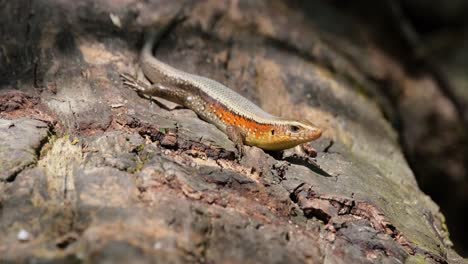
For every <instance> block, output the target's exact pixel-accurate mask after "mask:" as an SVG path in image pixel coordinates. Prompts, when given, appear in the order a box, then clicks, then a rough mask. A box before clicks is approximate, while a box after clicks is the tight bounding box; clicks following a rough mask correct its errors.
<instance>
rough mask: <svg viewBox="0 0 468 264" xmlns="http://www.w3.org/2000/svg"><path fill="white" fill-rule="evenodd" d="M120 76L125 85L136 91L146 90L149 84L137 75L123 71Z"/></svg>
mask: <svg viewBox="0 0 468 264" xmlns="http://www.w3.org/2000/svg"><path fill="white" fill-rule="evenodd" d="M120 78H121V79H122V82H123V84H124V85H125V86H127V87H129V88H130V89H132V90H134V91H136V92H143V91H145V90H146V87H147V85H146V84H145V83H143V82H141V81H139V80H137V79H136V77H134V76H131V75H129V74H126V73H121V74H120Z"/></svg>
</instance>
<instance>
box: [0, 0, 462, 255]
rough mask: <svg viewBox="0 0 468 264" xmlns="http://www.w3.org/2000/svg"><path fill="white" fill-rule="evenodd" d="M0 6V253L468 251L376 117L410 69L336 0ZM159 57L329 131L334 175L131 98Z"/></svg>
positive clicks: (324, 144)
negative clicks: (160, 33) (151, 53)
mask: <svg viewBox="0 0 468 264" xmlns="http://www.w3.org/2000/svg"><path fill="white" fill-rule="evenodd" d="M287 2H288V1H255V2H254V1H218V0H212V1H195V2H191V3H189V4H186V2H183V1H148V2H137V1H133V0H121V1H111V0H108V1H104V0H102V1H60V0H47V1H46V0H41V1H39V0H38V1H26V0H20V1H0V7H1V8H0V17H2V18H1V20H2V23H0V35H1V36H2V41H1V43H0V44H1V46H0V85H1V90H0V118H1V120H0V135H1V137H0V167H1V171H0V260H1V261H2V262H3V261H13V262H14V261H24V262H27V261H44V262H54V261H64V260H67V261H70V262H74V261H78V262H80V261H85V262H98V261H108V262H112V263H116V262H117V263H128V262H130V261H131V262H133V263H150V262H152V261H155V260H157V261H160V262H163V263H185V262H200V263H259V262H262V263H286V262H288V263H322V262H323V263H370V262H378V263H402V262H405V261H407V262H409V263H459V262H460V263H461V262H463V260H462V259H461V258H460V257H459V256H458V255H457V253H455V251H453V249H452V248H451V242H450V240H449V237H448V233H447V230H446V227H445V223H444V217H443V216H442V214H441V213H440V211H439V208H438V207H437V205H436V204H435V203H434V202H432V201H431V199H430V198H429V197H428V196H426V195H425V194H424V193H422V192H421V191H420V190H419V189H418V186H417V183H416V181H415V178H414V175H413V173H412V172H411V170H410V169H409V167H408V164H407V162H406V161H405V158H404V156H403V154H402V151H401V149H400V146H399V142H398V136H397V133H396V132H395V131H394V129H393V128H392V126H391V125H390V124H389V123H388V121H387V120H386V119H385V118H384V116H383V114H382V108H383V109H386V108H387V107H388V108H391V106H390V105H391V104H390V103H389V102H387V101H386V100H387V99H385V98H386V97H384V96H381V93H382V90H381V88H382V87H380V86H379V85H380V84H381V83H380V82H378V81H375V80H379V79H381V78H384V77H383V76H386V74H387V75H389V74H390V73H395V72H397V73H398V74H401V75H402V76H403V77H402V78H409V77H407V76H404V75H405V72H403V71H402V70H401V67H402V66H401V65H399V64H398V62H397V61H394V60H392V59H391V58H390V56H389V55H388V54H386V53H385V52H384V51H382V50H381V49H379V48H378V46H377V45H376V44H375V43H373V42H372V41H371V38H369V36H368V35H367V34H368V32H366V31H365V28H363V27H360V26H359V24H357V23H356V22H355V21H354V20H353V19H351V18H349V17H347V16H345V15H343V14H341V13H340V12H339V11H337V10H336V9H335V8H334V7H332V6H330V5H329V4H327V2H326V1H324V2H320V1H317V2H316V3H307V4H306V3H301V2H297V3H295V4H293V5H290V6H288V4H287ZM182 6H185V10H186V13H187V19H186V20H185V21H184V22H183V23H181V24H179V25H178V26H177V27H176V28H175V29H174V30H173V31H172V32H171V33H170V34H169V35H168V36H167V37H166V38H165V39H164V40H163V42H162V43H161V46H160V47H159V48H158V50H157V55H158V57H160V58H161V59H162V60H164V61H166V62H168V63H170V64H171V65H174V66H176V67H177V68H180V69H183V70H186V71H188V72H193V73H197V74H199V75H203V76H207V77H210V78H212V79H215V80H218V81H220V82H222V83H224V84H226V85H228V86H229V87H231V88H233V89H235V90H236V91H238V92H239V93H242V94H243V95H245V96H247V97H248V98H250V99H251V100H253V101H255V102H256V103H258V104H259V105H260V106H262V107H263V108H264V109H265V110H267V111H269V112H271V113H274V114H277V115H282V116H289V117H301V118H306V119H309V120H312V121H313V122H314V123H316V124H317V125H319V126H321V127H323V128H324V129H325V131H324V135H323V136H322V138H321V139H320V140H318V141H316V142H314V143H313V144H312V145H313V146H314V147H315V148H316V149H317V150H318V157H317V162H318V163H319V164H320V166H321V167H322V168H323V169H324V170H326V171H327V172H328V173H330V174H331V175H333V176H334V177H324V176H323V175H321V174H320V173H317V172H316V171H314V170H311V169H310V168H308V167H306V166H303V165H301V164H296V163H290V162H287V161H283V160H280V159H278V158H277V157H274V155H273V156H272V155H270V154H268V153H265V152H263V151H262V150H260V149H258V148H251V147H247V149H246V156H245V157H243V159H242V160H241V161H240V162H238V161H237V160H236V159H235V151H236V150H235V148H234V146H233V144H232V142H231V141H229V140H228V138H227V137H226V136H225V135H224V134H223V133H221V132H220V131H218V130H217V129H216V128H215V127H214V126H213V125H210V124H207V123H206V122H204V121H201V120H200V119H199V118H197V116H196V115H195V114H194V113H193V112H192V111H190V110H187V109H174V110H172V111H168V110H165V109H164V108H161V107H160V106H159V105H157V104H154V103H151V102H149V101H147V100H145V99H143V98H140V97H138V96H137V95H136V94H135V93H134V92H133V91H131V90H129V89H126V88H125V87H123V85H122V84H121V82H120V79H119V73H122V72H130V73H133V72H135V71H136V69H137V64H136V62H137V54H138V50H139V47H141V41H142V36H143V32H144V31H145V29H148V28H150V27H157V26H160V25H162V24H163V23H165V21H167V20H168V19H169V18H171V16H173V15H174V14H175V13H176V12H178V11H179V10H180V8H181V7H182Z"/></svg>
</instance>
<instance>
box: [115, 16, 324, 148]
mask: <svg viewBox="0 0 468 264" xmlns="http://www.w3.org/2000/svg"><path fill="white" fill-rule="evenodd" d="M175 22H176V21H174V20H173V21H172V23H169V24H168V25H167V26H166V27H165V28H163V30H161V31H160V32H159V34H155V35H153V36H152V37H151V38H150V40H149V41H148V42H146V44H145V46H144V47H143V50H142V52H141V56H140V65H141V67H142V70H143V73H144V74H145V76H146V78H148V79H149V81H150V82H151V83H153V85H151V86H149V85H146V84H144V83H141V82H139V81H136V80H135V79H134V78H132V77H130V76H128V75H123V78H124V82H125V84H127V85H128V86H130V87H131V88H133V89H135V90H136V91H137V92H139V93H141V94H144V95H148V96H158V97H162V98H165V99H169V100H172V101H174V102H177V103H179V104H182V105H184V106H186V107H188V108H190V109H192V110H193V111H194V112H195V113H197V115H198V116H199V117H201V118H202V119H204V120H206V121H208V122H210V123H212V124H214V125H215V126H216V127H218V128H219V129H220V130H222V131H223V132H224V133H226V134H227V135H228V136H229V138H230V139H231V140H233V141H234V143H236V146H237V147H238V148H239V151H241V150H242V144H246V145H249V146H257V147H260V148H262V149H265V150H275V151H276V150H284V149H288V148H292V147H294V146H297V145H299V144H302V143H305V142H309V141H312V140H315V139H317V138H319V137H320V136H321V134H322V132H321V130H320V129H319V128H317V127H316V126H314V125H312V124H311V123H310V122H308V121H297V120H290V119H284V118H280V117H276V116H273V115H271V114H269V113H267V112H265V111H263V110H262V109H261V108H259V107H258V106H257V105H255V104H254V103H252V102H251V101H249V100H248V99H246V98H245V97H243V96H241V95H240V94H238V93H236V92H234V91H233V90H231V89H229V88H228V87H226V86H224V85H222V84H221V83H219V82H216V81H214V80H211V79H208V78H205V77H202V76H198V75H194V74H190V73H186V72H183V71H181V70H178V69H175V68H173V67H171V66H169V65H168V64H165V63H163V62H161V61H160V60H158V59H156V58H155V57H154V56H153V52H152V50H153V47H154V45H155V43H156V42H157V41H158V40H159V39H160V38H161V36H162V35H163V34H165V32H166V31H167V30H168V28H169V27H171V26H173V25H174V23H175Z"/></svg>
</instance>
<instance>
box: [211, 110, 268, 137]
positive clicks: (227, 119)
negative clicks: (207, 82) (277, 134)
mask: <svg viewBox="0 0 468 264" xmlns="http://www.w3.org/2000/svg"><path fill="white" fill-rule="evenodd" d="M211 108H212V109H213V112H214V114H215V115H217V116H218V117H219V118H220V119H221V120H222V121H223V122H224V123H225V124H227V125H231V126H235V127H239V128H241V129H242V130H244V131H245V132H246V133H248V134H250V135H253V136H255V137H261V136H263V135H265V134H266V133H270V131H271V128H272V125H266V124H259V123H257V122H255V121H253V120H250V119H248V118H246V117H243V116H240V115H238V114H235V113H232V112H231V111H229V110H227V109H226V108H225V107H223V106H222V105H220V104H213V105H212V106H211Z"/></svg>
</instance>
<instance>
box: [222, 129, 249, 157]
mask: <svg viewBox="0 0 468 264" xmlns="http://www.w3.org/2000/svg"><path fill="white" fill-rule="evenodd" d="M226 135H227V136H228V138H229V139H230V140H232V142H234V145H235V146H236V149H237V152H238V159H239V160H240V159H241V158H242V156H244V141H245V136H244V134H243V133H242V131H241V130H240V129H239V128H238V127H235V126H227V127H226Z"/></svg>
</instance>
